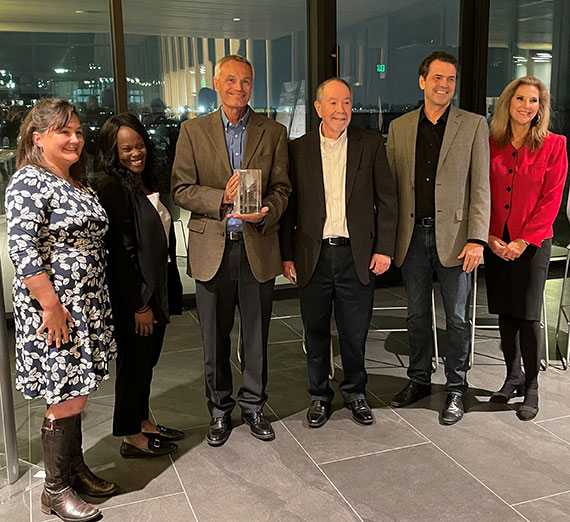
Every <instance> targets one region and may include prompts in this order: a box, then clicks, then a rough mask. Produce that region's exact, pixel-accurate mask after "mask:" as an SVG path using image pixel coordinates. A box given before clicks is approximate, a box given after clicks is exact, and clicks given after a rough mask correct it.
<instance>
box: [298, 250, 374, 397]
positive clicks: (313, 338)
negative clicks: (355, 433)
mask: <svg viewBox="0 0 570 522" xmlns="http://www.w3.org/2000/svg"><path fill="white" fill-rule="evenodd" d="M299 297H300V301H301V315H302V317H303V325H304V328H305V343H306V348H307V369H308V373H309V390H308V391H309V394H310V395H311V400H313V401H314V400H323V401H330V400H332V397H333V391H332V390H331V389H330V387H329V371H330V341H331V313H332V308H333V304H334V315H335V321H336V327H337V330H338V340H339V344H340V356H341V359H342V367H343V372H344V379H343V381H342V382H341V383H340V386H339V388H340V392H341V394H342V397H343V399H344V401H345V402H351V401H354V400H357V399H364V398H365V387H366V382H367V375H366V369H365V367H364V351H365V346H366V336H367V334H368V327H369V326H370V319H371V317H372V306H373V302H374V285H373V284H372V283H369V284H367V285H363V284H362V283H361V282H360V280H359V279H358V275H357V273H356V268H355V267H354V261H353V258H352V251H351V249H350V245H344V246H323V248H322V249H321V253H320V257H319V261H318V263H317V266H316V268H315V271H314V273H313V275H312V277H311V279H310V281H309V283H308V284H307V285H306V286H305V287H303V288H299Z"/></svg>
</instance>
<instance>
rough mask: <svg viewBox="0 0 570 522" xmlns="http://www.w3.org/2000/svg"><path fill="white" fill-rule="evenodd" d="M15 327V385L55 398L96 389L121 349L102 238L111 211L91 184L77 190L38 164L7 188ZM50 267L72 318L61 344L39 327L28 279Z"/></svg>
mask: <svg viewBox="0 0 570 522" xmlns="http://www.w3.org/2000/svg"><path fill="white" fill-rule="evenodd" d="M6 219H7V223H8V250H9V254H10V258H11V259H12V262H13V263H14V267H15V269H16V273H15V277H14V283H13V300H14V323H15V330H16V388H17V389H18V390H20V391H21V392H22V393H23V394H24V396H25V397H26V398H27V399H33V398H35V397H44V398H45V399H46V401H47V402H48V404H55V403H58V402H61V401H65V400H67V399H72V398H74V397H78V396H80V395H87V394H89V393H91V392H92V391H95V390H96V389H97V387H98V385H99V383H100V382H101V381H102V380H103V379H106V378H108V376H109V371H108V363H109V360H110V359H112V358H113V357H114V356H115V354H116V345H115V340H114V338H113V326H112V319H111V305H110V301H109V292H108V287H107V280H106V277H105V266H106V257H107V251H106V248H105V244H104V242H103V238H104V235H105V233H106V231H107V228H108V220H107V215H106V213H105V210H104V209H103V207H102V206H101V205H100V204H99V201H98V200H97V197H96V196H95V193H94V192H93V190H92V189H91V188H89V187H84V188H81V189H78V188H76V187H74V186H73V185H71V184H70V183H68V182H67V181H66V180H64V179H62V178H59V177H57V176H54V175H53V174H51V173H50V172H48V171H46V170H44V169H41V168H37V167H31V166H27V167H23V168H22V169H20V170H18V171H17V172H16V173H15V174H14V176H13V177H12V180H11V181H10V184H9V185H8V188H7V190H6ZM41 272H46V273H47V275H48V277H49V279H50V281H51V284H52V285H53V287H54V289H55V291H56V293H57V295H58V297H59V300H60V302H61V304H62V305H63V306H64V307H65V308H67V310H68V311H69V313H70V314H71V316H72V317H73V324H71V323H68V328H69V334H70V339H69V342H68V343H67V344H64V345H62V346H61V347H60V348H56V346H55V343H52V345H51V346H48V344H47V330H44V332H42V333H41V334H38V333H37V330H38V328H39V327H40V325H41V323H42V313H43V311H42V308H41V306H40V304H39V302H38V301H37V300H36V299H35V298H34V296H33V295H32V294H31V293H30V291H29V290H28V289H27V287H26V285H25V284H24V282H23V281H22V279H23V278H25V277H29V276H32V275H34V274H38V273H41Z"/></svg>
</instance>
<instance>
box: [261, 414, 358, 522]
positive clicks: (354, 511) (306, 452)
mask: <svg viewBox="0 0 570 522" xmlns="http://www.w3.org/2000/svg"><path fill="white" fill-rule="evenodd" d="M267 407H268V408H269V409H270V410H271V412H272V413H273V415H275V417H276V418H277V420H278V422H279V423H280V424H281V425H282V426H283V427H284V428H285V430H286V431H287V432H288V433H289V435H291V437H292V438H293V440H294V441H295V442H296V443H297V445H298V446H299V447H300V448H301V449H302V450H303V452H304V453H305V455H307V457H308V458H309V460H310V461H311V462H312V463H313V464H314V465H315V466H316V468H317V469H318V470H319V471H320V473H321V474H322V475H323V477H325V479H326V480H327V481H328V483H329V484H330V485H331V486H332V487H333V489H334V490H335V491H336V492H337V493H338V495H339V496H340V498H342V500H343V501H344V502H345V503H346V505H347V506H348V507H349V508H350V509H351V510H352V512H353V513H354V514H355V515H356V516H357V517H358V520H360V522H364V520H363V518H362V517H361V516H360V515H359V514H358V511H356V509H354V507H353V506H352V504H351V503H350V502H349V501H348V499H347V498H346V497H345V496H344V495H343V494H342V493H341V491H340V490H339V489H338V488H337V487H336V485H335V483H334V482H333V481H332V480H331V479H330V477H329V476H328V475H327V474H326V473H325V472H324V470H323V469H322V468H321V466H319V464H317V462H316V461H315V459H314V458H313V457H312V456H311V454H310V453H309V452H308V451H307V450H306V449H305V447H304V446H303V445H302V444H301V442H300V441H299V440H298V439H297V437H295V435H293V432H292V431H291V430H290V429H289V427H288V426H287V425H286V424H285V423H284V422H283V421H282V420H281V418H280V417H279V416H278V415H277V414H276V413H275V410H273V408H272V407H271V406H269V404H268V405H267Z"/></svg>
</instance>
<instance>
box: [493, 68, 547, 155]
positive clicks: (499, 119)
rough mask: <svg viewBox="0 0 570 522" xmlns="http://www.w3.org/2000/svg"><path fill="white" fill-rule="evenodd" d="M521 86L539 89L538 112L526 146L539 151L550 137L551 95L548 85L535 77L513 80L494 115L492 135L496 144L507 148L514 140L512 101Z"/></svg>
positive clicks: (531, 125) (498, 103) (500, 99)
mask: <svg viewBox="0 0 570 522" xmlns="http://www.w3.org/2000/svg"><path fill="white" fill-rule="evenodd" d="M521 85H530V86H532V87H536V88H537V89H538V112H537V113H536V116H535V117H534V118H533V119H532V121H531V122H530V129H529V131H528V134H527V136H526V141H525V145H528V147H529V148H530V149H531V150H536V149H538V148H539V147H540V146H541V145H542V144H543V143H544V140H545V139H546V137H547V136H548V123H549V121H550V94H549V93H548V89H547V88H546V85H544V83H542V82H541V81H540V80H539V79H538V78H535V77H534V76H523V77H522V78H517V79H516V80H513V81H512V82H511V83H509V85H507V86H506V87H505V89H504V90H503V92H502V93H501V96H500V97H499V101H498V102H497V106H496V107H495V112H494V114H493V120H492V121H491V134H492V136H493V139H494V140H495V143H496V144H497V145H498V146H499V147H500V148H504V147H506V146H507V145H508V144H509V143H510V142H511V140H512V139H513V131H512V129H511V112H510V111H511V100H512V99H513V96H514V95H515V93H516V91H517V89H518V88H519V87H520V86H521Z"/></svg>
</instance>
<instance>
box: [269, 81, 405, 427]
mask: <svg viewBox="0 0 570 522" xmlns="http://www.w3.org/2000/svg"><path fill="white" fill-rule="evenodd" d="M315 109H316V110H317V113H318V115H319V117H320V118H321V120H322V122H321V125H320V127H319V129H318V130H316V131H313V132H310V133H309V134H307V135H305V136H303V137H302V138H299V139H298V140H295V141H294V142H292V143H290V145H289V157H290V179H291V184H292V186H293V192H292V195H291V197H290V199H289V206H288V208H287V210H286V211H285V214H284V215H283V218H282V220H281V230H280V244H281V254H282V257H283V275H284V276H285V277H287V279H289V281H291V282H292V283H295V282H296V283H297V284H298V285H299V295H300V299H301V315H302V318H303V325H304V328H305V341H306V347H307V364H308V370H309V393H310V395H311V401H312V403H311V407H310V408H309V410H308V412H307V420H308V422H309V426H311V427H315V428H317V427H319V426H322V425H323V424H324V423H325V422H326V421H327V419H328V418H329V415H330V403H331V400H332V396H333V392H332V390H331V389H330V387H329V382H328V375H329V370H330V357H329V346H330V337H331V335H330V320H331V310H332V306H333V301H334V310H335V320H336V325H337V329H338V335H339V343H340V355H341V358H342V365H343V369H344V379H343V381H342V382H341V384H340V391H341V393H342V396H343V399H344V402H345V403H346V404H347V405H348V406H349V407H350V409H351V410H352V415H353V418H354V420H356V421H357V422H359V423H361V424H371V423H372V422H373V421H374V417H373V415H372V411H371V410H370V407H369V406H368V404H367V402H366V396H365V386H366V382H367V375H366V369H365V367H364V350H365V344H366V336H367V332H368V327H369V325H370V319H371V315H372V306H373V300H374V275H375V274H382V273H383V272H385V271H386V270H387V269H388V268H389V266H390V258H391V256H392V255H393V253H394V243H395V234H396V224H397V215H398V204H397V199H396V187H395V183H394V180H393V178H392V175H391V174H390V170H389V167H388V162H387V160H386V152H385V149H384V144H383V141H382V136H381V135H380V134H377V133H372V132H369V131H365V130H362V129H359V128H357V127H349V126H348V125H349V123H350V119H351V114H352V91H351V89H350V86H349V85H348V84H347V83H346V82H345V81H344V80H342V79H340V78H331V79H329V80H327V81H325V82H323V83H322V84H321V85H320V86H319V88H318V90H317V100H316V101H315Z"/></svg>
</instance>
